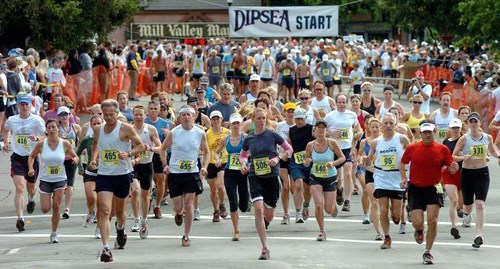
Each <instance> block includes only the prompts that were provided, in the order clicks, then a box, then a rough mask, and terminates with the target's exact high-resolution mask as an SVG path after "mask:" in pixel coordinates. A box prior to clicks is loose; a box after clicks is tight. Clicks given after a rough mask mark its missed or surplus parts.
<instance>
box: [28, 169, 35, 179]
mask: <svg viewBox="0 0 500 269" xmlns="http://www.w3.org/2000/svg"><path fill="white" fill-rule="evenodd" d="M34 175H35V170H33V169H30V170H29V171H28V176H29V177H32V176H34Z"/></svg>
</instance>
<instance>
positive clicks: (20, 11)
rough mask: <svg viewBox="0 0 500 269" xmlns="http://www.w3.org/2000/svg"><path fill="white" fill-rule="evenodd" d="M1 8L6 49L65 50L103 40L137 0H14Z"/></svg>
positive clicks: (0, 32)
mask: <svg viewBox="0 0 500 269" xmlns="http://www.w3.org/2000/svg"><path fill="white" fill-rule="evenodd" d="M2 5H3V6H2V9H0V40H1V41H0V42H2V43H4V45H7V46H8V47H14V46H18V47H25V46H37V47H47V46H52V47H54V48H57V49H63V50H68V49H71V48H76V47H78V46H80V45H81V44H82V43H83V42H85V41H87V40H91V39H94V38H97V39H99V40H104V39H106V37H107V35H108V34H109V33H110V32H111V31H112V30H113V28H114V27H117V26H120V25H122V24H123V23H124V22H125V21H127V20H129V19H130V18H131V17H132V16H133V15H134V14H135V13H136V12H137V10H138V9H139V2H138V1H137V0H17V1H5V3H4V4H2Z"/></svg>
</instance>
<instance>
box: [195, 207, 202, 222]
mask: <svg viewBox="0 0 500 269" xmlns="http://www.w3.org/2000/svg"><path fill="white" fill-rule="evenodd" d="M193 219H194V220H200V219H201V214H200V209H199V208H197V209H195V210H194V218H193Z"/></svg>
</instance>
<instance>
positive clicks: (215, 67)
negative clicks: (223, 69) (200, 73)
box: [212, 66, 220, 74]
mask: <svg viewBox="0 0 500 269" xmlns="http://www.w3.org/2000/svg"><path fill="white" fill-rule="evenodd" d="M219 72H220V68H219V67H218V66H212V73H214V74H218V73H219Z"/></svg>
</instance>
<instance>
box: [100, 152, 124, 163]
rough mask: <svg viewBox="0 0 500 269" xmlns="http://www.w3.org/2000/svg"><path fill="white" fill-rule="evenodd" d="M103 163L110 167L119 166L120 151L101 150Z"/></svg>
mask: <svg viewBox="0 0 500 269" xmlns="http://www.w3.org/2000/svg"><path fill="white" fill-rule="evenodd" d="M99 158H102V161H103V162H104V163H106V164H108V165H112V166H118V163H119V162H120V159H119V158H118V150H116V149H103V150H101V155H100V156H99Z"/></svg>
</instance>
